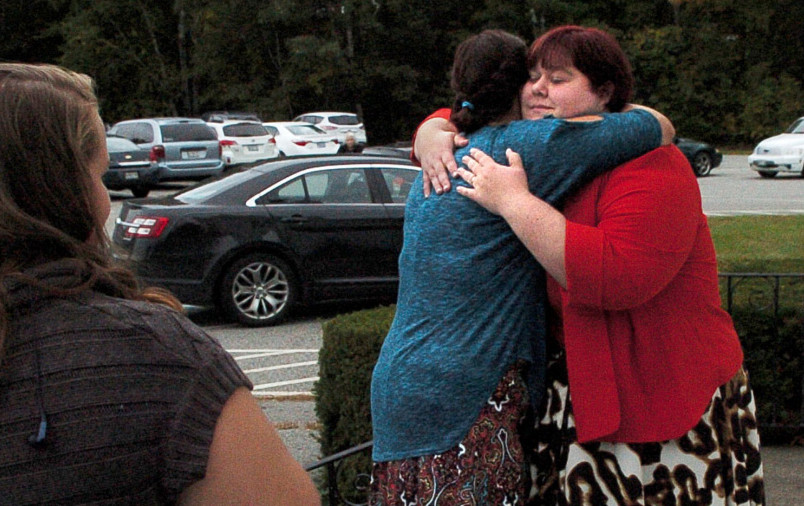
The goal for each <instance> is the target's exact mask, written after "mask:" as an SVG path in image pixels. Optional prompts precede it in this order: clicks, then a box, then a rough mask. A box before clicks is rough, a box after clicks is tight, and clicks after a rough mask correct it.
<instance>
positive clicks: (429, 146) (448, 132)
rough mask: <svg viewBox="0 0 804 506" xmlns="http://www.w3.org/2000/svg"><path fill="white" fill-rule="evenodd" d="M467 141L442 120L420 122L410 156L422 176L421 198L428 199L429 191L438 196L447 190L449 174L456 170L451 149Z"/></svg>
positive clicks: (448, 188)
mask: <svg viewBox="0 0 804 506" xmlns="http://www.w3.org/2000/svg"><path fill="white" fill-rule="evenodd" d="M467 142H468V141H467V139H466V138H465V137H463V136H461V135H459V134H458V131H457V130H456V128H455V125H453V124H452V123H450V122H449V121H447V120H446V119H443V118H433V119H430V120H427V121H425V122H424V123H422V125H421V126H420V127H419V129H418V131H417V132H416V140H415V142H414V144H413V153H414V155H415V156H416V158H417V159H418V160H419V163H420V164H421V167H422V171H423V173H424V174H423V178H422V179H423V181H424V188H423V189H424V195H425V196H428V197H429V196H430V192H431V189H432V190H434V191H435V192H436V193H437V194H439V195H440V194H442V193H444V192H448V191H449V190H450V188H451V185H450V182H449V175H450V174H454V173H455V171H456V170H457V169H458V164H457V163H456V162H455V156H454V155H453V153H454V150H455V148H456V147H460V146H465V145H466V143H467Z"/></svg>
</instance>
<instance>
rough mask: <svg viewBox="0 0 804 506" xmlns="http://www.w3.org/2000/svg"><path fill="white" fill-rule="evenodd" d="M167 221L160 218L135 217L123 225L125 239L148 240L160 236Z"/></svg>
mask: <svg viewBox="0 0 804 506" xmlns="http://www.w3.org/2000/svg"><path fill="white" fill-rule="evenodd" d="M167 224H168V219H167V218H165V217H162V216H137V217H136V218H134V221H132V222H130V223H125V224H124V226H125V227H126V232H125V236H126V237H147V238H150V239H153V238H156V237H159V236H160V235H162V231H163V230H165V227H166V226H167Z"/></svg>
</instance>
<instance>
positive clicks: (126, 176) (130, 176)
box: [123, 172, 140, 180]
mask: <svg viewBox="0 0 804 506" xmlns="http://www.w3.org/2000/svg"><path fill="white" fill-rule="evenodd" d="M139 178H140V175H139V174H137V173H136V172H124V173H123V179H126V180H131V179H139Z"/></svg>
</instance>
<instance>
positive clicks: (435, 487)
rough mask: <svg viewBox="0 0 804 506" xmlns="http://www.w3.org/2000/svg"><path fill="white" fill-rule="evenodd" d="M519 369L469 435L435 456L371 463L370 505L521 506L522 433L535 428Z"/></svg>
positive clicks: (525, 474)
mask: <svg viewBox="0 0 804 506" xmlns="http://www.w3.org/2000/svg"><path fill="white" fill-rule="evenodd" d="M528 398H529V397H528V392H527V387H526V385H525V382H524V380H523V376H522V364H521V363H519V364H517V365H515V366H514V367H512V368H511V369H510V370H509V371H508V372H507V373H506V374H505V376H504V377H503V379H502V380H501V381H500V383H499V384H498V385H497V388H496V390H495V391H494V393H493V394H492V395H491V397H490V398H489V399H488V402H487V403H486V405H485V406H484V408H483V409H482V410H481V412H480V415H479V416H478V418H477V420H476V421H475V423H474V424H473V425H472V427H471V429H470V430H469V434H467V436H466V437H465V438H464V440H463V441H461V442H460V444H458V446H456V447H454V448H452V449H451V450H449V451H447V452H445V453H442V454H439V455H426V456H422V457H412V458H408V459H402V460H393V461H389V462H375V463H374V466H373V470H372V477H371V491H370V499H369V504H371V505H405V506H413V505H431V506H457V505H466V506H469V505H472V506H475V505H485V504H488V505H492V504H494V505H524V504H525V499H526V496H527V494H528V490H529V488H530V480H529V471H528V464H527V462H526V461H525V451H524V450H523V446H522V442H521V434H520V430H521V429H522V428H528V427H529V428H531V429H532V427H533V417H532V416H531V417H527V416H526V415H527V413H528V411H529V405H528V404H529V403H528Z"/></svg>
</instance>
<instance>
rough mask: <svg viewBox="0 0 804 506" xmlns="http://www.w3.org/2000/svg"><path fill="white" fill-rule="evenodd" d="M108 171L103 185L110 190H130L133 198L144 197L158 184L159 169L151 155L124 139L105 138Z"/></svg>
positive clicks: (112, 136)
mask: <svg viewBox="0 0 804 506" xmlns="http://www.w3.org/2000/svg"><path fill="white" fill-rule="evenodd" d="M106 150H107V151H108V152H109V170H107V171H106V173H105V174H104V175H103V184H104V185H106V188H108V189H110V190H126V189H129V190H131V193H133V194H134V196H135V197H145V196H147V195H148V192H149V191H150V190H151V188H152V187H154V186H155V185H156V184H157V183H158V182H159V179H158V170H159V167H158V166H157V165H156V162H155V161H153V160H151V153H150V151H148V150H147V149H141V148H140V147H139V146H137V145H136V144H134V143H133V142H131V141H130V140H128V139H126V138H124V137H116V136H114V135H107V136H106Z"/></svg>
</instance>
